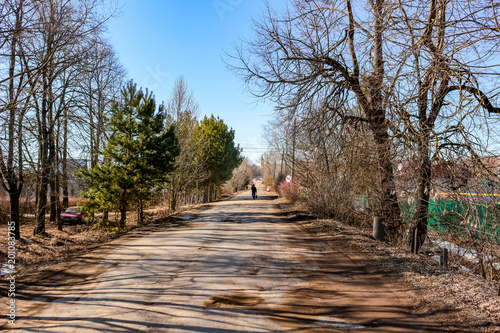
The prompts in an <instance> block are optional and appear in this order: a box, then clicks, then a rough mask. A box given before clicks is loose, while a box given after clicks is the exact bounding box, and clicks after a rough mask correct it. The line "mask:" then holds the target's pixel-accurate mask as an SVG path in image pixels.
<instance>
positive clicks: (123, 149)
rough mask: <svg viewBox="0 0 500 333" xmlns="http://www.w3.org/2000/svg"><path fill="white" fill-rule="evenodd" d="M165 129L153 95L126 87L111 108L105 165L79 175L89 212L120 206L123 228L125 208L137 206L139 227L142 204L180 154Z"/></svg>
mask: <svg viewBox="0 0 500 333" xmlns="http://www.w3.org/2000/svg"><path fill="white" fill-rule="evenodd" d="M164 124H165V117H164V111H163V106H160V108H159V109H158V110H157V109H156V103H155V100H154V98H153V96H152V94H151V93H148V92H147V91H146V92H143V91H142V90H141V89H137V85H136V84H134V83H133V82H129V83H128V84H127V85H126V87H124V88H123V89H122V101H121V102H114V103H113V106H112V110H111V118H110V120H109V125H110V128H111V132H112V134H111V136H110V139H109V141H108V145H107V146H106V147H105V149H104V151H103V156H104V161H105V163H103V164H101V165H98V166H96V167H94V168H93V169H92V170H87V171H85V170H82V171H81V174H82V176H83V178H84V179H86V181H87V184H88V189H87V191H86V192H85V193H84V196H86V197H88V198H89V199H90V200H89V203H88V205H87V207H88V208H89V209H90V210H99V209H103V210H106V209H109V208H110V207H112V206H115V207H118V209H119V210H120V227H121V228H124V227H125V223H126V218H127V210H128V208H129V205H130V203H131V202H133V201H137V202H138V207H139V222H142V200H143V199H144V198H147V197H148V196H149V194H150V193H151V191H152V190H153V189H154V188H155V187H156V186H157V185H159V184H160V183H162V182H164V181H165V180H166V179H167V175H168V173H170V172H172V171H173V170H174V161H175V157H176V156H177V155H178V154H179V147H178V143H177V138H176V136H175V130H174V127H173V126H170V127H169V128H168V129H166V128H165V126H164Z"/></svg>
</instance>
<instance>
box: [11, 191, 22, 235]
mask: <svg viewBox="0 0 500 333" xmlns="http://www.w3.org/2000/svg"><path fill="white" fill-rule="evenodd" d="M20 196H21V192H9V198H10V220H11V221H13V222H14V223H15V224H14V237H15V238H16V239H20V238H21V226H20V223H19V197H20Z"/></svg>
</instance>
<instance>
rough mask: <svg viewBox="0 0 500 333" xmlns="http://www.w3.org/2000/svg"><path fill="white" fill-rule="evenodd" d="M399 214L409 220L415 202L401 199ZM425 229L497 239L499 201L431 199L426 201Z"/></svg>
mask: <svg viewBox="0 0 500 333" xmlns="http://www.w3.org/2000/svg"><path fill="white" fill-rule="evenodd" d="M400 208H401V217H402V219H403V221H404V222H406V223H410V221H411V219H412V217H413V214H414V213H415V210H416V204H415V203H407V202H401V203H400ZM428 228H429V230H435V231H437V232H442V233H449V232H453V233H457V234H460V235H463V236H471V233H470V230H473V234H472V235H473V236H475V237H477V238H480V239H488V241H491V242H496V243H500V205H499V204H488V203H481V204H478V203H468V202H460V201H456V200H431V201H430V203H429V223H428Z"/></svg>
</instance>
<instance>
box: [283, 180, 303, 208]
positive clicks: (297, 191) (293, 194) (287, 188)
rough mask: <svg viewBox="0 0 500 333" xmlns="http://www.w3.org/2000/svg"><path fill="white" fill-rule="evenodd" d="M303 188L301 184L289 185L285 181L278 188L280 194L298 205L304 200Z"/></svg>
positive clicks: (293, 183) (291, 183) (295, 182)
mask: <svg viewBox="0 0 500 333" xmlns="http://www.w3.org/2000/svg"><path fill="white" fill-rule="evenodd" d="M301 190H302V188H301V186H300V184H299V182H297V181H292V182H290V183H288V182H287V181H286V180H283V181H282V182H281V183H280V184H279V186H278V192H279V193H280V194H281V195H282V196H283V197H284V198H285V199H287V200H288V201H290V202H291V203H296V202H299V201H302V200H303V197H302V196H301Z"/></svg>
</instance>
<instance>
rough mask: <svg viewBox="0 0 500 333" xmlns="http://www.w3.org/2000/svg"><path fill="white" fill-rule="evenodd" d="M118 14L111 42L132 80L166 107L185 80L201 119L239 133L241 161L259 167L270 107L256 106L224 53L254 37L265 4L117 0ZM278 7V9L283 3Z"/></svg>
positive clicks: (232, 0) (244, 0)
mask: <svg viewBox="0 0 500 333" xmlns="http://www.w3.org/2000/svg"><path fill="white" fill-rule="evenodd" d="M118 1H119V4H120V7H121V15H120V16H119V17H117V18H114V19H113V20H112V21H110V23H109V34H108V35H109V38H110V40H111V43H112V44H113V45H114V47H115V50H116V51H117V54H118V56H119V58H120V61H121V62H122V64H123V65H124V67H125V68H126V69H127V71H128V76H129V78H130V79H133V80H134V81H135V82H136V83H137V84H138V85H139V86H141V87H143V88H148V89H149V90H152V91H153V93H154V95H155V97H156V100H157V101H158V102H161V101H165V102H166V101H167V99H168V98H169V96H170V94H171V91H172V88H173V84H174V81H175V79H176V78H177V77H179V76H180V75H183V76H184V78H185V79H186V82H187V84H188V86H189V87H190V88H191V89H192V90H193V92H194V97H195V98H196V99H197V100H198V102H199V104H200V109H201V115H200V117H203V115H205V114H206V115H210V114H214V115H215V116H219V117H220V118H222V119H223V120H224V122H225V123H226V124H227V125H228V126H230V127H232V128H233V129H234V130H235V132H236V142H237V143H239V144H240V145H241V146H242V147H243V148H244V151H243V154H244V155H245V156H248V157H249V158H250V159H251V160H252V161H253V162H256V163H257V162H258V160H259V157H260V154H261V153H262V152H264V149H263V148H265V147H266V145H267V144H266V142H265V140H263V139H262V126H263V125H265V124H266V123H267V121H268V120H269V119H270V116H271V114H272V111H273V109H272V105H269V104H263V103H256V100H255V99H254V98H253V97H251V96H250V95H249V93H248V92H245V89H244V84H243V82H242V81H241V79H240V78H238V77H236V76H235V75H234V73H232V72H231V71H230V70H228V69H227V68H226V65H225V64H224V62H223V61H222V57H223V56H224V51H227V52H229V53H233V54H234V45H235V44H238V43H239V41H240V40H241V39H242V38H244V37H249V36H250V35H251V34H252V22H251V19H252V17H254V18H258V17H259V16H260V15H261V13H262V10H263V9H264V6H265V3H264V1H263V0H143V1H140V0H118ZM278 1H279V0H276V1H274V2H278Z"/></svg>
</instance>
